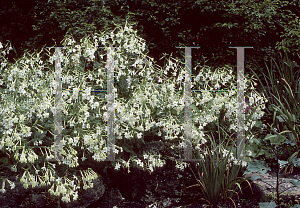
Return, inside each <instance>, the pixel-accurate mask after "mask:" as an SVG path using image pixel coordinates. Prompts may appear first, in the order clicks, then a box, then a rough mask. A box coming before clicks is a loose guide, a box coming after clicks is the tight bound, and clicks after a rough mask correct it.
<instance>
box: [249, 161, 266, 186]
mask: <svg viewBox="0 0 300 208" xmlns="http://www.w3.org/2000/svg"><path fill="white" fill-rule="evenodd" d="M268 170H271V169H270V167H269V166H268V165H267V164H266V162H265V161H260V160H255V161H252V162H249V163H248V166H247V169H246V171H245V172H244V174H243V175H248V174H251V173H258V174H261V175H264V174H266V173H267V172H268ZM256 177H257V176H255V177H251V180H253V179H255V180H257V179H258V178H261V179H263V177H258V178H256ZM253 181H254V180H253Z"/></svg>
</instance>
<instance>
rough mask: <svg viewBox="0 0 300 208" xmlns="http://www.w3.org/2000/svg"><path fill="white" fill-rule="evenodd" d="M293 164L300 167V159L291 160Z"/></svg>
mask: <svg viewBox="0 0 300 208" xmlns="http://www.w3.org/2000/svg"><path fill="white" fill-rule="evenodd" d="M291 162H292V163H293V164H294V165H296V166H298V167H300V158H293V159H292V160H291Z"/></svg>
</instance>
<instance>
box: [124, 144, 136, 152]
mask: <svg viewBox="0 0 300 208" xmlns="http://www.w3.org/2000/svg"><path fill="white" fill-rule="evenodd" d="M123 149H124V150H125V151H126V152H129V153H131V154H135V153H134V152H133V151H132V150H130V149H128V148H127V147H125V146H123Z"/></svg>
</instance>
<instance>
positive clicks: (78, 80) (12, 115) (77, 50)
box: [0, 24, 264, 202]
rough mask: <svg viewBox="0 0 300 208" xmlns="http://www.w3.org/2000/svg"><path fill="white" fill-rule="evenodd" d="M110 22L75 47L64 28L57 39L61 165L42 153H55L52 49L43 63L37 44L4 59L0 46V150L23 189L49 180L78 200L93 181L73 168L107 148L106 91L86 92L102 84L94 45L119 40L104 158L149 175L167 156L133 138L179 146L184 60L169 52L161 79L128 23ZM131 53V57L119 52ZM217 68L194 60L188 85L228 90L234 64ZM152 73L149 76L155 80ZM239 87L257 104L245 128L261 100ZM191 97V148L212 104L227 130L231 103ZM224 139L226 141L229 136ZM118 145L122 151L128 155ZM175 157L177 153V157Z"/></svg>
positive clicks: (211, 115) (56, 190) (222, 97)
mask: <svg viewBox="0 0 300 208" xmlns="http://www.w3.org/2000/svg"><path fill="white" fill-rule="evenodd" d="M118 28H119V31H117V32H116V29H117V28H116V29H115V30H113V31H110V32H106V33H101V34H94V35H93V36H92V37H84V38H83V39H81V40H80V45H76V44H75V43H76V42H75V40H74V39H73V37H72V36H70V35H66V37H65V39H64V40H63V41H62V45H64V46H65V47H64V48H63V49H62V51H61V54H60V57H61V59H62V63H61V64H62V73H61V79H62V88H63V89H72V92H71V93H70V92H69V91H68V90H66V91H63V94H62V97H61V100H62V106H61V109H62V120H63V123H64V126H63V133H62V141H61V144H62V156H63V158H64V159H67V160H68V161H67V162H63V163H62V164H61V163H58V164H57V163H55V162H51V161H49V160H47V159H49V158H53V155H54V150H53V148H52V147H51V145H52V144H53V137H52V136H53V133H52V132H54V117H55V116H54V115H55V111H54V110H55V108H54V106H55V104H54V101H55V99H54V98H53V93H55V90H54V89H55V87H56V83H55V81H54V79H55V72H54V66H53V64H54V61H55V60H56V58H58V57H56V55H55V54H54V55H51V53H50V50H49V52H48V56H49V60H47V61H43V60H42V59H41V53H42V52H43V51H41V52H39V53H38V52H35V53H34V54H29V53H27V54H26V53H25V55H24V56H23V57H22V58H21V59H19V60H16V62H15V63H14V64H10V63H8V61H7V60H6V59H5V57H4V54H5V51H7V50H8V49H9V47H8V46H7V47H6V48H4V49H1V53H0V54H3V55H2V56H1V61H2V62H1V68H0V70H1V74H0V77H1V79H0V85H1V86H2V88H1V92H0V96H1V103H0V111H1V113H0V121H1V123H0V127H1V128H0V130H1V131H0V134H1V138H0V149H2V150H3V151H5V152H7V153H9V154H10V155H11V158H12V159H13V160H14V162H15V164H12V165H11V170H13V171H17V170H18V169H19V170H20V169H23V170H24V171H23V176H22V178H21V182H22V183H23V185H24V187H25V188H28V187H29V185H31V186H32V187H35V186H43V185H51V184H52V187H51V189H49V192H50V193H51V194H53V195H56V196H62V201H65V202H70V201H71V200H76V199H77V198H78V192H77V190H78V189H79V188H84V189H87V188H91V187H93V183H92V181H93V180H94V179H96V178H97V173H96V172H95V171H94V170H93V169H92V168H88V169H87V170H82V168H79V167H80V166H82V165H83V166H84V164H91V160H92V162H96V163H97V162H98V163H101V161H103V160H105V159H106V153H107V152H108V148H109V147H107V145H106V137H107V135H106V129H107V127H106V122H107V119H108V115H107V111H106V110H107V109H106V101H105V100H106V99H105V98H106V97H107V96H106V95H105V98H102V97H100V96H99V95H100V94H98V96H93V95H91V90H92V89H105V82H106V80H107V76H106V73H105V67H104V66H102V65H101V63H103V62H105V57H104V55H103V54H101V53H99V52H98V51H97V50H98V48H97V46H100V45H104V46H107V47H111V46H114V45H115V46H120V47H118V48H115V49H114V60H115V62H114V66H115V69H114V70H115V74H117V76H116V80H115V82H116V85H117V87H116V88H114V95H115V100H114V105H115V109H116V115H115V120H114V133H115V145H114V151H115V153H116V154H117V155H118V154H119V158H118V157H116V159H120V161H121V162H112V164H113V166H114V167H115V169H120V168H121V167H123V168H127V169H128V171H130V165H133V166H137V167H140V168H143V169H147V170H148V171H150V172H153V171H154V168H155V167H162V166H163V165H164V164H165V163H166V160H165V159H167V158H163V155H160V154H159V155H150V154H147V153H144V152H143V153H142V152H140V151H138V150H137V148H134V145H135V144H136V143H140V142H142V143H145V141H144V138H145V136H146V135H149V134H151V132H153V133H154V134H155V135H157V136H158V137H160V138H161V139H163V140H165V141H167V142H169V143H171V144H172V146H171V148H173V149H176V148H177V149H181V150H183V148H184V147H185V146H184V136H183V135H184V134H183V130H184V128H183V125H182V124H183V119H182V112H183V111H184V91H183V89H184V88H183V87H184V83H183V81H184V75H185V71H184V69H183V67H182V65H183V63H180V62H179V61H178V60H175V59H172V58H170V59H169V62H168V65H167V66H166V69H165V70H167V71H168V70H171V71H172V74H173V77H171V78H169V79H168V81H167V82H164V83H162V80H166V76H165V74H166V73H165V71H164V69H161V68H159V67H157V65H155V64H153V63H152V59H151V58H149V57H148V56H146V55H144V54H143V53H142V52H143V51H145V49H146V44H145V41H144V40H143V39H141V38H140V37H138V36H137V34H136V33H137V32H136V31H134V30H133V29H132V26H131V25H129V24H126V25H125V26H124V27H120V26H118ZM106 49H107V48H105V50H106ZM133 53H134V57H133V58H132V55H128V54H133ZM98 60H99V61H98ZM91 62H93V64H92V65H90V66H91V67H90V68H91V69H86V68H85V66H86V63H91ZM46 69H47V70H46ZM218 70H219V69H218ZM218 70H216V71H215V72H214V73H213V74H211V72H209V68H208V67H207V66H204V67H202V68H201V69H200V71H201V72H200V73H199V74H198V75H197V76H196V77H195V79H194V82H192V85H191V87H192V89H193V88H198V89H203V88H207V87H210V86H209V84H210V85H211V86H214V87H215V88H218V87H222V86H225V87H227V88H228V85H230V87H231V89H234V83H235V78H234V77H233V76H231V74H232V71H233V69H232V68H230V67H228V66H225V67H224V68H222V69H221V72H220V71H218ZM176 77H177V78H176ZM223 78H224V79H223ZM88 79H89V80H90V81H89V82H88V81H87V80H88ZM156 79H158V83H155V80H156ZM208 79H210V80H209V81H208ZM245 81H246V79H245ZM215 82H217V83H215ZM245 86H246V88H245V89H246V96H250V97H252V98H253V99H252V100H251V101H250V103H249V106H255V105H256V107H257V109H256V111H255V112H254V111H253V112H252V114H251V116H249V115H246V120H247V122H246V124H245V128H246V132H247V133H249V135H251V129H252V127H253V126H254V125H255V122H256V120H258V119H259V118H260V116H261V114H262V111H261V109H263V108H264V103H263V99H262V98H261V97H259V96H256V94H253V93H252V92H251V93H249V88H248V85H247V82H245ZM177 90H179V91H177ZM117 92H118V94H117ZM192 98H193V101H192V102H193V103H195V104H193V111H192V113H193V122H192V123H193V125H192V132H193V135H195V136H194V137H193V138H192V143H193V148H194V149H195V150H197V149H201V147H202V146H203V145H205V143H207V137H206V135H205V132H204V131H203V128H204V127H205V126H206V125H207V124H209V123H215V124H216V123H217V122H216V120H217V119H218V117H219V114H220V111H221V110H224V111H225V112H226V117H227V118H228V122H227V124H228V125H230V127H231V129H232V130H234V125H235V113H236V112H235V110H236V103H237V102H236V96H235V93H234V92H233V91H230V92H224V93H211V92H203V93H198V94H197V96H193V97H192ZM249 138H250V137H248V138H247V139H248V140H249ZM223 139H224V140H229V141H231V142H232V143H233V142H234V139H233V138H228V137H227V138H223ZM248 140H247V141H248ZM123 150H124V151H123ZM124 152H127V153H131V154H130V157H129V158H128V156H126V155H125V154H124ZM181 156H182V155H179V157H180V158H178V159H182V157H181ZM80 160H81V161H80ZM88 162H89V163H88ZM132 162H134V163H132ZM176 163H177V165H176V167H177V168H180V169H182V170H183V169H184V168H185V167H187V165H188V163H186V162H178V161H176ZM59 167H61V168H62V167H63V168H62V169H59ZM79 173H80V174H79ZM2 190H4V187H3V189H2Z"/></svg>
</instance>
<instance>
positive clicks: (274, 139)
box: [264, 134, 286, 145]
mask: <svg viewBox="0 0 300 208" xmlns="http://www.w3.org/2000/svg"><path fill="white" fill-rule="evenodd" d="M264 140H270V142H271V144H275V145H280V144H282V143H284V142H286V138H285V137H284V136H282V135H279V134H277V135H271V134H268V135H267V136H266V137H265V138H264Z"/></svg>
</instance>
